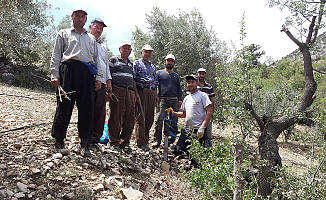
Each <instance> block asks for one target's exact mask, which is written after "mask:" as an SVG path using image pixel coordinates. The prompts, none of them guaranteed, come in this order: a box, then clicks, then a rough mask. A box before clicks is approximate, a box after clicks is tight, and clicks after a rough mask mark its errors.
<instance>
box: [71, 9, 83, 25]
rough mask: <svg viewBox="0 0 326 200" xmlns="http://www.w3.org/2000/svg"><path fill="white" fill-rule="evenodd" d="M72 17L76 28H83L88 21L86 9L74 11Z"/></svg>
mask: <svg viewBox="0 0 326 200" xmlns="http://www.w3.org/2000/svg"><path fill="white" fill-rule="evenodd" d="M71 19H72V22H73V25H74V27H75V28H83V27H84V25H85V23H86V21H87V15H86V13H85V12H84V11H81V10H79V11H75V12H73V13H72V15H71Z"/></svg>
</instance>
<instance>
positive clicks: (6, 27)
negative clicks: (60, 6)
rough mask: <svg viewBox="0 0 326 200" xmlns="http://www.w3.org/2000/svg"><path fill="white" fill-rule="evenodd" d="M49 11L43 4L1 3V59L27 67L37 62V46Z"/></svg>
mask: <svg viewBox="0 0 326 200" xmlns="http://www.w3.org/2000/svg"><path fill="white" fill-rule="evenodd" d="M50 8H51V6H50V5H49V4H47V2H46V1H44V0H26V1H12V0H4V1H1V7H0V27H1V31H0V57H2V58H3V59H7V60H9V61H12V62H15V63H18V64H22V63H24V64H27V65H30V64H32V63H34V62H35V61H38V60H39V59H40V57H39V52H40V51H42V49H40V48H39V46H38V45H39V44H41V41H42V37H43V36H44V33H45V31H46V27H47V26H48V25H49V24H50V22H51V20H50V19H51V17H50V16H48V14H47V13H48V10H49V9H50Z"/></svg>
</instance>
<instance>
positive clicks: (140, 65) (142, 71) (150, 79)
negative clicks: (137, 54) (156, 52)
mask: <svg viewBox="0 0 326 200" xmlns="http://www.w3.org/2000/svg"><path fill="white" fill-rule="evenodd" d="M134 76H135V80H136V85H140V86H144V87H149V86H151V87H155V86H156V85H157V83H158V81H157V76H156V70H155V66H154V65H153V64H152V63H151V62H150V61H149V65H147V64H146V63H145V61H144V60H143V59H140V60H136V61H135V62H134Z"/></svg>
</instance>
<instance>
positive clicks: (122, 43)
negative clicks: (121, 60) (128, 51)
mask: <svg viewBox="0 0 326 200" xmlns="http://www.w3.org/2000/svg"><path fill="white" fill-rule="evenodd" d="M124 45H129V46H131V43H130V42H129V41H128V40H122V41H121V42H120V46H119V47H123V46H124Z"/></svg>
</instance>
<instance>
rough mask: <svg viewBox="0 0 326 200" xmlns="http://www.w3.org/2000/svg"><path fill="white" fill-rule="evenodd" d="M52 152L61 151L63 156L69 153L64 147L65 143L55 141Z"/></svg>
mask: <svg viewBox="0 0 326 200" xmlns="http://www.w3.org/2000/svg"><path fill="white" fill-rule="evenodd" d="M54 152H56V153H61V154H62V155H63V156H67V155H69V150H68V149H65V144H64V143H63V142H58V141H56V142H55V143H54Z"/></svg>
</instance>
